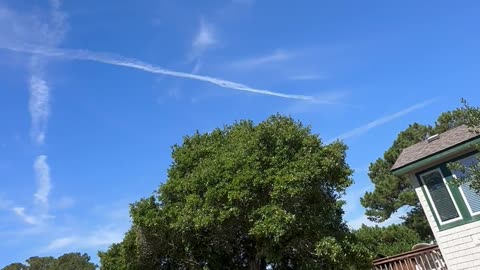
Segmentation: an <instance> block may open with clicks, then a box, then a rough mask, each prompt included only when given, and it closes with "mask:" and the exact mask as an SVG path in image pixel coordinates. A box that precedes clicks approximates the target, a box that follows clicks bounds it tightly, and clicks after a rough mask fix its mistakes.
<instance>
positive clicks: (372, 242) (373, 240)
mask: <svg viewBox="0 0 480 270" xmlns="http://www.w3.org/2000/svg"><path fill="white" fill-rule="evenodd" d="M354 234H355V237H356V239H357V241H358V243H360V244H361V245H363V246H364V247H365V248H366V249H367V250H369V252H370V253H371V256H372V257H374V258H381V257H388V256H393V255H397V254H400V253H403V252H407V251H410V250H412V247H413V246H414V245H415V244H418V243H420V242H422V240H421V238H420V235H419V234H418V233H417V232H415V231H414V230H412V229H410V228H408V227H407V226H405V225H390V226H388V227H378V226H375V227H368V226H365V225H362V227H361V228H360V229H358V230H356V231H355V232H354Z"/></svg>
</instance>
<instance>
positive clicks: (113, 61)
mask: <svg viewBox="0 0 480 270" xmlns="http://www.w3.org/2000/svg"><path fill="white" fill-rule="evenodd" d="M0 48H2V49H6V50H10V51H15V52H22V53H28V54H34V55H42V56H47V57H59V58H64V59H72V60H85V61H93V62H99V63H104V64H110V65H115V66H123V67H129V68H133V69H138V70H142V71H146V72H149V73H154V74H162V75H168V76H173V77H180V78H186V79H192V80H197V81H204V82H209V83H212V84H215V85H218V86H220V87H223V88H228V89H233V90H239V91H246V92H251V93H256V94H262V95H269V96H276V97H282V98H290V99H300V100H308V101H316V100H315V98H314V97H312V96H304V95H292V94H284V93H279V92H274V91H270V90H263V89H257V88H252V87H249V86H247V85H244V84H240V83H236V82H232V81H227V80H223V79H218V78H213V77H208V76H201V75H196V74H191V73H186V72H179V71H172V70H168V69H164V68H161V67H157V66H154V65H151V64H148V63H145V62H142V61H139V60H135V59H129V58H125V57H121V56H114V55H109V54H103V53H96V52H91V51H86V50H69V49H55V48H46V47H39V46H31V45H23V46H3V45H0Z"/></svg>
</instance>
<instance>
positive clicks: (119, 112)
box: [0, 0, 480, 266]
mask: <svg viewBox="0 0 480 270" xmlns="http://www.w3.org/2000/svg"><path fill="white" fill-rule="evenodd" d="M479 13H480V3H477V2H475V1H464V2H462V3H457V5H453V4H452V3H451V2H447V1H445V2H444V1H422V2H421V3H420V2H418V1H400V2H392V1H297V2H295V3H293V2H290V1H267V0H265V1H261V0H256V1H255V0H228V1H227V0H225V1H219V0H217V1H178V0H175V1H172V0H161V1H153V0H152V1H147V0H142V1H128V0H126V1H116V2H115V4H112V2H111V1H94V0H84V1H72V0H65V1H60V0H52V1H47V0H45V1H40V0H35V1H31V0H2V1H0V108H1V113H0V179H1V183H2V187H1V189H0V239H1V241H0V254H2V256H1V257H0V266H3V265H6V264H8V263H10V262H14V261H23V260H24V259H26V258H28V257H30V256H34V255H54V256H57V255H61V254H63V253H65V252H70V251H81V252H88V253H89V254H90V255H92V256H93V257H95V256H96V255H95V254H96V251H97V250H104V249H106V248H107V247H108V245H110V244H111V243H113V242H116V241H119V240H120V239H121V238H122V236H123V233H124V232H125V231H126V230H127V229H128V227H129V218H128V204H129V203H131V202H134V201H135V200H137V199H139V198H141V197H144V196H148V195H150V194H151V193H152V192H153V191H154V190H155V189H156V188H157V187H158V185H159V184H160V183H161V182H163V181H164V180H165V179H166V169H167V168H168V166H169V164H170V162H171V158H170V147H171V145H173V144H175V143H178V142H180V141H181V139H182V136H183V135H187V134H191V133H192V132H194V131H195V130H197V129H198V130H200V131H201V132H208V131H210V130H212V129H213V128H215V127H219V126H223V125H224V124H229V123H232V122H234V121H235V120H238V119H252V120H254V121H256V122H259V121H262V120H263V119H265V118H266V117H268V116H269V115H271V114H274V113H277V112H279V113H282V114H287V115H291V116H292V117H294V118H296V119H298V120H301V121H302V122H303V123H304V124H307V125H311V126H312V130H313V132H315V133H317V134H320V136H321V138H322V139H323V140H324V141H325V142H330V141H332V140H335V139H343V140H344V141H345V143H346V144H348V146H349V147H350V149H349V150H348V162H349V164H350V166H351V167H352V168H354V169H355V170H356V172H355V174H354V180H355V184H354V185H353V186H352V187H351V188H350V189H349V190H348V193H347V196H346V199H347V201H348V204H347V205H346V206H345V211H346V214H345V218H346V220H347V221H348V222H349V224H350V225H351V226H352V227H354V228H355V227H358V226H359V225H360V224H362V222H363V223H368V222H367V221H366V218H365V217H364V209H363V208H362V207H361V206H360V205H359V197H360V196H361V195H362V194H363V193H364V192H365V191H367V190H371V189H372V186H371V184H370V181H369V179H368V176H367V171H368V165H369V163H370V162H372V161H374V160H375V159H376V158H378V157H380V156H381V155H382V154H383V152H384V151H385V150H386V149H387V148H388V147H389V146H390V144H391V142H392V140H393V139H394V138H395V137H396V134H397V133H398V132H399V131H401V130H403V129H404V128H406V127H407V126H408V124H409V123H412V122H414V121H417V122H420V123H433V121H434V120H435V118H436V117H437V116H438V115H439V114H440V113H441V112H442V111H446V110H450V109H454V108H456V107H458V106H459V105H460V103H459V99H460V98H461V97H465V98H467V99H468V100H469V101H470V103H472V104H479V103H480V96H479V95H478V93H479V89H480V88H479V86H480V77H479V75H478V72H479V70H480V54H479V53H478V48H480V36H479V35H478V25H480V16H478V14H479ZM401 214H402V213H399V215H401ZM396 221H398V218H397V217H394V218H393V219H392V220H390V221H388V222H387V223H392V222H396ZM95 260H96V259H95Z"/></svg>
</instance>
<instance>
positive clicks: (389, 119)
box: [329, 99, 435, 142]
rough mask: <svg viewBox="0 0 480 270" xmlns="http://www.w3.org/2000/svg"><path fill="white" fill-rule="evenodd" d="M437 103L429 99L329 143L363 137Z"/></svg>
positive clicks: (349, 132)
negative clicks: (373, 130) (371, 131)
mask: <svg viewBox="0 0 480 270" xmlns="http://www.w3.org/2000/svg"><path fill="white" fill-rule="evenodd" d="M434 101H435V99H429V100H427V101H424V102H421V103H417V104H415V105H413V106H410V107H408V108H406V109H403V110H401V111H398V112H396V113H394V114H391V115H387V116H384V117H382V118H379V119H377V120H374V121H372V122H370V123H367V124H366V125H363V126H361V127H358V128H355V129H352V130H350V131H348V132H345V133H343V134H341V135H339V136H337V137H335V138H333V139H331V140H329V142H333V141H335V140H345V139H348V138H351V137H356V136H359V135H362V134H364V133H366V132H368V131H369V130H371V129H373V128H376V127H378V126H381V125H383V124H386V123H388V122H391V121H393V120H395V119H397V118H399V117H402V116H404V115H407V114H409V113H411V112H413V111H416V110H418V109H421V108H424V107H426V106H428V105H430V104H432V103H433V102H434Z"/></svg>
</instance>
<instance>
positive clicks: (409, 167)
mask: <svg viewBox="0 0 480 270" xmlns="http://www.w3.org/2000/svg"><path fill="white" fill-rule="evenodd" d="M479 143H480V137H474V138H472V139H470V140H468V141H466V142H463V143H461V144H457V145H454V146H452V147H450V148H447V149H445V150H443V151H440V152H437V153H435V154H433V155H430V156H427V157H424V158H422V159H419V160H417V161H414V162H412V163H409V164H405V165H403V166H401V167H398V168H395V169H392V170H391V172H392V174H394V175H397V176H400V175H404V174H407V173H409V172H411V171H414V170H416V169H419V168H421V167H424V166H426V165H428V164H431V163H434V162H435V161H438V160H440V159H443V158H445V157H447V156H450V155H454V154H456V153H459V152H462V151H465V150H467V149H469V148H473V146H475V145H476V144H479Z"/></svg>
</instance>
